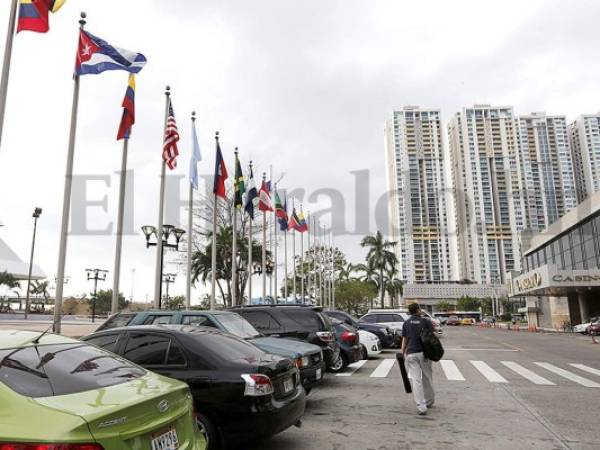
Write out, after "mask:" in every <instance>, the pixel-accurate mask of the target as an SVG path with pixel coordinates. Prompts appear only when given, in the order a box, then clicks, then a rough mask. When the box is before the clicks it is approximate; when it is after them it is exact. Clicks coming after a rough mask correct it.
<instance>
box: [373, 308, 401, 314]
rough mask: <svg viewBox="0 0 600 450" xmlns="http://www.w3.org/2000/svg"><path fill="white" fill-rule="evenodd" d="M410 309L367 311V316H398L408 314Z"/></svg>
mask: <svg viewBox="0 0 600 450" xmlns="http://www.w3.org/2000/svg"><path fill="white" fill-rule="evenodd" d="M407 312H408V309H402V308H400V309H398V308H396V309H370V310H368V311H367V314H398V313H407Z"/></svg>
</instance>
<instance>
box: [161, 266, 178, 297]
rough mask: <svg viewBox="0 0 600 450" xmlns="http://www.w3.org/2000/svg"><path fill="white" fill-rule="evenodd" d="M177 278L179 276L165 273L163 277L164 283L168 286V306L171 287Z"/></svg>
mask: <svg viewBox="0 0 600 450" xmlns="http://www.w3.org/2000/svg"><path fill="white" fill-rule="evenodd" d="M176 276H177V274H175V273H165V274H164V275H163V279H162V280H163V283H165V284H166V285H167V288H166V296H165V301H166V303H167V305H168V304H169V285H170V284H172V283H175V277H176Z"/></svg>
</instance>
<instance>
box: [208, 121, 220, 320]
mask: <svg viewBox="0 0 600 450" xmlns="http://www.w3.org/2000/svg"><path fill="white" fill-rule="evenodd" d="M215 142H216V144H217V145H216V147H217V148H219V132H218V131H217V132H216V133H215ZM216 175H217V174H216V173H215V176H216ZM218 202H219V197H218V196H217V193H216V192H215V193H214V204H213V233H212V252H211V257H212V258H211V271H210V273H211V277H210V278H211V294H210V310H211V311H214V310H215V300H216V295H217V204H218Z"/></svg>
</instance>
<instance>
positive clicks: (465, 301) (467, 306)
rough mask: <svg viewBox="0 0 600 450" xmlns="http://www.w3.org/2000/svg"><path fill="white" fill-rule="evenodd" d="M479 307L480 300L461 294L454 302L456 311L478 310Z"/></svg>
mask: <svg viewBox="0 0 600 450" xmlns="http://www.w3.org/2000/svg"><path fill="white" fill-rule="evenodd" d="M480 307H481V300H479V299H478V298H475V297H469V296H467V295H464V296H462V297H461V298H459V299H458V302H456V309H457V310H458V311H479V308H480Z"/></svg>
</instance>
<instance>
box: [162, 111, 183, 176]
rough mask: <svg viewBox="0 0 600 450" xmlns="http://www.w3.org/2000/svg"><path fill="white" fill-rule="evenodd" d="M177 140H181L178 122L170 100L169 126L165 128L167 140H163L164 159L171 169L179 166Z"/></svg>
mask: <svg viewBox="0 0 600 450" xmlns="http://www.w3.org/2000/svg"><path fill="white" fill-rule="evenodd" d="M177 141H179V132H178V131H177V122H175V113H174V112H173V105H171V102H169V117H167V128H166V130H165V140H164V142H163V159H164V160H165V162H166V163H167V166H169V169H171V170H173V169H174V168H175V167H177V156H179V150H177Z"/></svg>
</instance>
